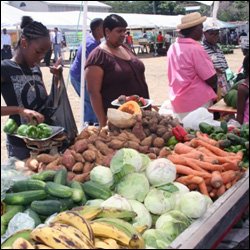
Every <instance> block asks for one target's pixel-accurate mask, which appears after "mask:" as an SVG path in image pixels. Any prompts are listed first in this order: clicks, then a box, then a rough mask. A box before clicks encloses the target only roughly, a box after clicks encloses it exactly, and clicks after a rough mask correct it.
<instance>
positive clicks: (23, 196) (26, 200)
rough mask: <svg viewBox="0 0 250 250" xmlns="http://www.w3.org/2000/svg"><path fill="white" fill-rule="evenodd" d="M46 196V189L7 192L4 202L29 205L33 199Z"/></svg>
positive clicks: (42, 198)
mask: <svg viewBox="0 0 250 250" xmlns="http://www.w3.org/2000/svg"><path fill="white" fill-rule="evenodd" d="M46 197H47V194H46V192H45V191H44V190H33V191H24V192H18V193H7V194H6V196H5V199H4V202H5V203H6V204H8V205H29V204H30V203H31V202H32V201H36V200H44V199H46Z"/></svg>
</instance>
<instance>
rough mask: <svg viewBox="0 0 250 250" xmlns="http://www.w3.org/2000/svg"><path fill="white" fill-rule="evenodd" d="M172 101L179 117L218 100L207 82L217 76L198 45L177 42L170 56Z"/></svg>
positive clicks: (190, 42)
mask: <svg viewBox="0 0 250 250" xmlns="http://www.w3.org/2000/svg"><path fill="white" fill-rule="evenodd" d="M167 60H168V79H169V85H170V93H169V96H170V100H171V103H172V106H173V109H174V112H176V113H185V112H191V111H193V110H195V109H197V108H199V107H201V106H203V105H204V104H206V103H208V102H209V101H211V100H213V99H215V98H217V96H216V94H215V92H214V90H213V89H212V88H211V87H210V86H209V85H208V84H207V83H206V82H205V81H206V80H208V79H209V78H211V77H212V76H213V75H215V74H216V71H215V69H214V66H213V63H212V61H211V59H210V58H209V56H208V54H207V53H206V52H205V50H204V48H203V47H202V46H201V45H200V43H199V42H197V41H195V40H193V39H191V38H177V41H176V43H174V44H172V46H171V47H170V49H169V50H168V54H167Z"/></svg>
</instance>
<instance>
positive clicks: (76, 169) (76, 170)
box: [72, 162, 83, 173]
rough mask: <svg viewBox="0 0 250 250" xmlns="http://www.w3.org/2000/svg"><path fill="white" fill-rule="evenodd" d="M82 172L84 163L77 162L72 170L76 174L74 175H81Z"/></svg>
mask: <svg viewBox="0 0 250 250" xmlns="http://www.w3.org/2000/svg"><path fill="white" fill-rule="evenodd" d="M82 171H83V163H82V162H77V163H76V164H75V165H74V166H73V168H72V172H74V173H81V172H82Z"/></svg>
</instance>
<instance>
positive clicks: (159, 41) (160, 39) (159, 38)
mask: <svg viewBox="0 0 250 250" xmlns="http://www.w3.org/2000/svg"><path fill="white" fill-rule="evenodd" d="M156 41H157V47H158V49H161V48H162V47H163V42H164V37H163V35H162V32H161V31H159V34H158V36H157V39H156Z"/></svg>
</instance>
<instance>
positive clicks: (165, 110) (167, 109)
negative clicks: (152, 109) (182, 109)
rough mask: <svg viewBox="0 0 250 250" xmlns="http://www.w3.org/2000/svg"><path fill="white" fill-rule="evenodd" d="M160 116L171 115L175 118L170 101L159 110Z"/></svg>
mask: <svg viewBox="0 0 250 250" xmlns="http://www.w3.org/2000/svg"><path fill="white" fill-rule="evenodd" d="M159 114H160V115H163V116H164V115H172V116H173V117H174V118H176V115H175V113H174V111H173V108H172V104H171V101H170V100H167V101H165V102H164V103H163V104H162V105H161V107H160V110H159Z"/></svg>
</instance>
